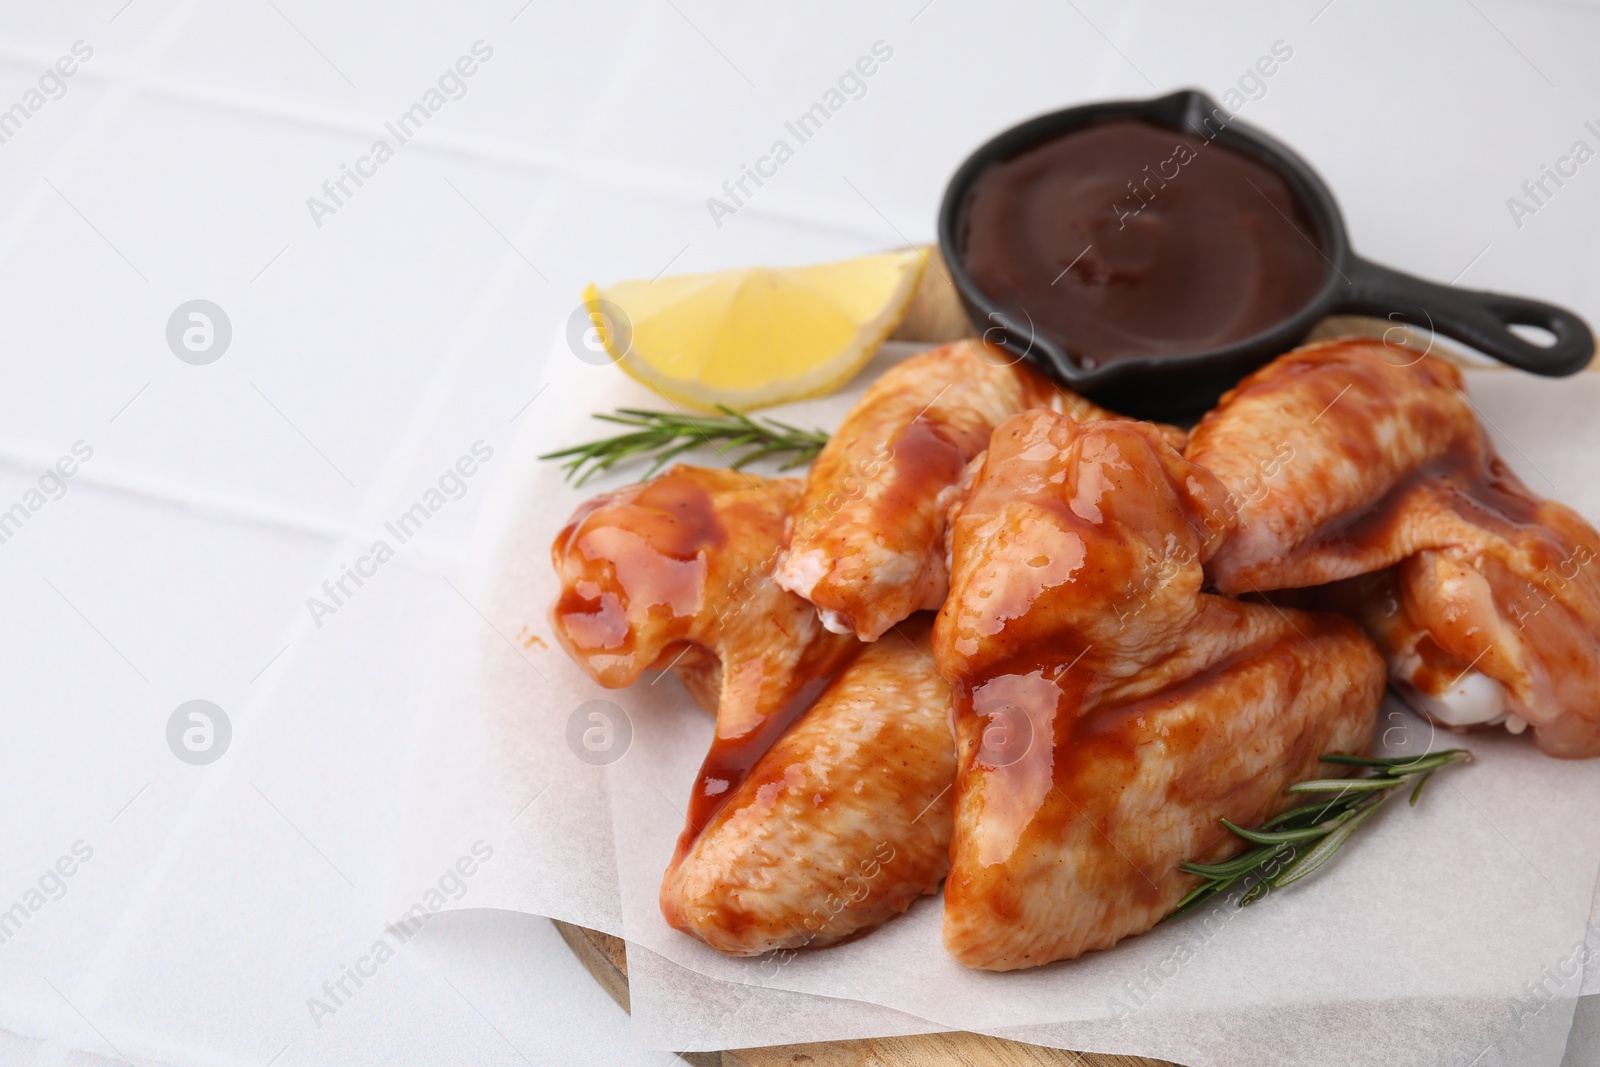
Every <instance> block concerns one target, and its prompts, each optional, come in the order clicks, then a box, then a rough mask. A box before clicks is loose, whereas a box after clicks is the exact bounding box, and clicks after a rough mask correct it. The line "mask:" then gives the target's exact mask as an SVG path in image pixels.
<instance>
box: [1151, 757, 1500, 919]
mask: <svg viewBox="0 0 1600 1067" xmlns="http://www.w3.org/2000/svg"><path fill="white" fill-rule="evenodd" d="M1471 759H1472V754H1471V753H1470V752H1468V751H1467V750H1466V749H1463V748H1450V749H1445V750H1444V751H1442V752H1431V753H1428V754H1427V755H1424V756H1392V757H1387V758H1383V757H1375V756H1345V755H1333V756H1323V757H1322V760H1323V762H1324V763H1336V764H1341V765H1344V766H1347V767H1361V768H1364V769H1367V770H1370V771H1372V772H1373V773H1372V775H1371V776H1369V777H1366V778H1314V779H1312V780H1310V781H1306V782H1296V783H1295V784H1294V785H1291V786H1290V787H1289V788H1288V789H1286V790H1284V792H1285V793H1327V794H1332V795H1331V796H1330V797H1329V798H1328V799H1326V800H1318V801H1316V802H1315V803H1312V804H1306V805H1303V806H1301V807H1298V808H1293V809H1291V810H1289V811H1286V812H1284V813H1283V814H1281V815H1278V816H1276V817H1275V818H1271V819H1268V820H1267V821H1266V822H1264V823H1262V824H1261V825H1260V826H1259V827H1257V828H1256V829H1254V830H1246V829H1244V828H1243V827H1240V826H1235V825H1234V824H1233V823H1231V822H1229V821H1228V820H1227V819H1223V820H1222V825H1223V826H1226V827H1227V828H1228V829H1229V830H1230V831H1232V832H1233V833H1235V834H1237V835H1238V836H1240V837H1242V838H1244V839H1245V840H1246V841H1248V842H1250V843H1251V844H1253V845H1255V846H1256V847H1255V848H1252V849H1248V850H1246V851H1245V852H1242V853H1240V854H1239V855H1237V856H1235V857H1234V858H1233V859H1231V860H1225V861H1224V862H1222V863H1185V864H1182V865H1181V868H1180V869H1181V870H1184V871H1187V872H1188V873H1189V874H1193V875H1197V876H1199V877H1200V878H1202V879H1204V881H1202V882H1201V883H1200V884H1199V885H1198V886H1196V887H1195V888H1194V889H1193V890H1191V891H1190V892H1189V894H1188V895H1187V896H1185V897H1184V898H1183V899H1182V900H1180V901H1179V902H1178V906H1177V907H1176V908H1174V909H1173V911H1172V914H1171V915H1169V916H1167V918H1169V919H1172V918H1176V917H1177V916H1179V915H1182V914H1183V913H1184V912H1186V911H1189V910H1190V909H1192V908H1194V907H1196V906H1197V905H1199V904H1200V903H1201V902H1203V901H1205V900H1209V899H1210V898H1211V897H1214V896H1216V895H1217V894H1219V893H1224V892H1226V891H1227V890H1229V889H1231V888H1232V887H1233V886H1235V885H1237V884H1238V883H1240V882H1248V886H1249V887H1248V888H1247V889H1246V890H1245V893H1244V895H1243V896H1241V897H1240V898H1239V907H1241V908H1242V907H1244V906H1245V905H1246V904H1254V903H1255V902H1256V901H1258V900H1260V899H1261V898H1262V897H1264V896H1266V895H1267V894H1268V893H1270V892H1272V891H1273V890H1274V889H1282V888H1283V887H1284V886H1286V885H1292V884H1293V883H1295V882H1298V881H1299V880H1300V879H1302V878H1304V877H1305V876H1306V875H1308V874H1310V873H1311V872H1312V871H1314V870H1316V869H1317V868H1318V867H1321V866H1322V865H1323V864H1324V863H1326V862H1328V860H1330V859H1332V858H1333V854H1334V853H1335V852H1338V851H1339V849H1340V848H1341V847H1342V846H1343V845H1344V843H1345V842H1346V841H1348V840H1350V835H1352V834H1354V833H1355V832H1356V831H1357V830H1359V829H1360V828H1361V824H1362V823H1364V822H1366V821H1367V820H1368V819H1370V818H1371V817H1372V816H1373V815H1374V814H1376V812H1377V810H1378V808H1379V807H1380V806H1381V805H1382V804H1383V802H1384V801H1385V800H1387V799H1388V798H1389V794H1390V793H1392V792H1394V791H1395V790H1396V789H1399V788H1400V787H1401V786H1406V785H1409V786H1411V787H1412V788H1411V803H1412V805H1413V806H1415V804H1416V803H1417V798H1418V797H1420V796H1422V787H1423V786H1424V785H1426V784H1427V782H1428V779H1429V778H1430V777H1431V776H1432V775H1433V772H1434V771H1437V770H1438V769H1439V768H1440V767H1443V766H1445V765H1446V764H1450V763H1455V762H1456V761H1458V760H1468V761H1470V760H1471Z"/></svg>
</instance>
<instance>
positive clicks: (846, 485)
mask: <svg viewBox="0 0 1600 1067" xmlns="http://www.w3.org/2000/svg"><path fill="white" fill-rule="evenodd" d="M1035 407H1051V408H1054V409H1055V410H1058V411H1066V412H1068V413H1069V414H1071V415H1072V416H1073V417H1075V418H1077V419H1079V420H1080V421H1089V420H1092V419H1104V418H1112V417H1114V415H1113V413H1112V412H1109V411H1106V410H1105V409H1104V408H1101V407H1098V406H1097V405H1095V404H1093V403H1091V402H1090V401H1088V400H1086V399H1084V398H1083V397H1081V396H1078V395H1077V394H1075V393H1070V392H1068V391H1066V390H1064V389H1062V388H1061V387H1059V386H1057V385H1055V384H1054V383H1053V382H1051V381H1050V380H1049V379H1047V378H1045V377H1044V376H1043V375H1041V374H1039V373H1038V372H1036V371H1034V370H1032V369H1031V368H1030V367H1028V366H1026V365H1024V364H1021V363H1019V362H1017V359H1016V357H1015V356H1012V355H1010V354H1008V353H1005V352H1002V351H1001V350H999V349H997V348H993V347H991V346H989V345H985V344H984V343H983V342H981V341H976V340H966V341H958V342H956V343H955V344H950V345H945V346H943V347H941V348H935V349H932V350H930V351H928V352H924V353H921V354H920V355H917V356H913V357H911V358H909V359H907V360H905V361H904V362H902V363H899V364H897V365H896V366H894V367H891V368H890V369H889V370H888V371H887V372H885V373H884V375H883V376H882V377H881V378H879V379H878V380H877V381H876V382H874V383H873V384H872V386H871V387H870V388H868V389H867V391H866V393H865V394H864V395H863V396H862V397H861V399H860V400H859V401H858V402H857V403H856V405H855V407H854V408H852V409H851V411H850V413H849V415H847V416H846V417H845V420H844V423H843V425H841V426H840V427H839V429H838V431H837V432H836V433H834V434H833V436H832V437H831V438H830V439H829V441H828V444H827V446H826V447H824V448H823V450H822V454H821V455H819V456H818V457H817V460H816V462H815V463H814V464H813V465H812V467H811V472H810V476H809V477H808V478H807V480H806V492H805V498H804V500H803V502H802V503H801V506H800V508H799V509H798V511H797V512H796V515H795V520H794V526H793V529H792V531H791V534H790V539H789V544H788V547H787V548H786V549H785V550H784V552H783V554H782V555H781V556H780V557H779V559H778V568H777V580H778V584H779V585H781V586H783V587H784V588H785V589H789V590H792V591H794V592H795V593H798V594H800V595H801V596H803V597H805V598H806V599H807V600H810V601H811V602H812V603H813V604H815V605H816V607H817V612H818V614H819V615H820V616H821V618H822V620H823V624H824V625H825V626H826V627H827V628H828V629H829V630H832V631H833V632H835V633H854V634H855V635H856V636H857V637H859V638H860V639H861V640H863V641H875V640H877V639H878V638H879V637H880V636H882V634H883V633H884V632H885V631H887V630H888V629H889V628H890V627H891V626H893V625H894V624H895V623H897V622H899V621H900V620H902V619H904V618H906V617H908V616H909V615H911V613H912V612H914V611H919V610H923V609H929V610H932V609H937V608H938V607H939V606H940V605H941V604H942V603H943V602H944V597H945V592H946V590H947V588H948V580H949V574H948V571H947V568H946V564H945V559H944V541H945V516H946V513H947V511H948V509H949V506H950V503H951V500H952V499H953V496H954V495H955V493H956V490H955V488H954V487H955V486H956V484H957V482H958V481H959V479H960V478H961V472H962V469H963V468H964V467H965V466H966V465H967V463H968V462H969V461H971V460H972V459H973V458H974V457H975V456H977V455H978V453H980V452H982V451H983V450H984V448H985V447H987V445H988V443H989V434H990V432H991V431H992V430H993V429H994V427H995V426H996V425H997V424H999V422H1000V421H1001V420H1002V419H1004V418H1006V417H1007V416H1008V415H1013V414H1016V413H1017V412H1020V411H1025V410H1027V409H1029V408H1035ZM1164 432H1168V433H1171V434H1176V435H1180V439H1181V431H1178V430H1175V429H1173V428H1167V429H1166V430H1165V431H1164Z"/></svg>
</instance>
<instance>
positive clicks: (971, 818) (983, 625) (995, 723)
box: [934, 411, 1383, 970]
mask: <svg viewBox="0 0 1600 1067" xmlns="http://www.w3.org/2000/svg"><path fill="white" fill-rule="evenodd" d="M1233 522H1234V513H1233V508H1232V506H1231V505H1230V503H1229V500H1228V496H1227V493H1226V490H1225V489H1224V488H1223V486H1222V484H1221V483H1220V482H1219V481H1218V480H1217V479H1216V478H1215V477H1214V476H1212V475H1211V474H1210V473H1208V472H1207V471H1205V470H1204V469H1202V468H1200V467H1198V466H1195V465H1194V464H1192V463H1189V462H1187V461H1185V460H1184V459H1183V458H1182V457H1181V456H1179V455H1178V454H1177V453H1176V452H1174V451H1173V450H1172V449H1171V448H1170V447H1168V446H1167V444H1166V443H1165V442H1164V441H1163V439H1162V437H1161V435H1160V434H1159V432H1158V431H1156V430H1155V428H1153V427H1150V426H1148V425H1145V424H1139V423H1132V422H1125V421H1113V422H1099V423H1091V424H1088V425H1085V426H1080V425H1077V424H1076V423H1074V422H1073V421H1072V420H1071V419H1068V418H1065V417H1063V416H1060V415H1056V414H1054V413H1051V412H1048V411H1032V412H1029V413H1027V414H1024V415H1019V416H1016V417H1013V418H1011V419H1008V420H1006V421H1005V422H1004V423H1002V424H1001V425H1000V426H999V427H998V428H997V429H996V430H995V432H994V437H993V440H992V442H991V444H990V447H989V451H988V455H987V457H986V458H985V460H984V463H983V467H982V469H981V471H980V472H979V474H978V477H977V481H976V484H975V485H974V486H973V489H972V492H971V495H970V496H969V497H968V499H967V501H966V503H965V504H964V505H963V506H962V507H961V509H960V510H959V512H958V513H957V516H956V518H955V520H954V523H955V527H954V532H953V539H952V540H953V567H952V571H951V583H950V584H951V588H950V597H949V599H948V601H947V602H946V604H945V606H944V609H943V610H942V611H941V612H940V614H939V618H938V622H937V624H936V627H935V633H934V649H935V657H936V660H937V662H938V665H939V669H940V671H941V673H943V674H944V675H945V677H946V678H948V679H949V680H950V682H951V687H952V693H953V700H954V705H955V712H956V736H957V781H956V790H955V792H956V802H955V832H954V838H953V840H952V844H951V870H950V874H949V876H948V878H947V880H946V884H945V916H944V941H945V947H946V948H947V949H948V950H949V951H950V953H951V954H952V955H953V956H954V957H955V958H956V959H958V960H960V961H961V962H962V963H965V964H967V965H968V966H971V967H978V968H983V969H988V970H1013V969H1017V968H1022V967H1032V966H1037V965H1039V964H1044V963H1049V962H1051V961H1053V960H1059V959H1070V958H1073V957H1075V956H1078V955H1080V954H1081V953H1083V952H1086V951H1089V950H1091V949H1097V948H1105V947H1107V946H1109V945H1112V944H1114V943H1115V942H1116V941H1118V940H1120V939H1121V938H1123V937H1127V936H1129V935H1132V934H1137V933H1141V932H1143V931H1145V930H1147V929H1149V928H1150V927H1151V926H1152V925H1154V924H1155V923H1157V922H1159V921H1160V920H1161V919H1162V918H1163V917H1164V916H1165V915H1167V914H1168V913H1169V912H1170V911H1171V910H1172V908H1173V907H1174V906H1175V905H1176V904H1177V902H1178V901H1179V900H1180V899H1181V898H1182V897H1183V895H1184V894H1185V893H1186V892H1188V891H1189V890H1190V889H1191V888H1193V887H1194V885H1195V884H1197V883H1196V880H1195V879H1194V877H1193V876H1191V875H1188V874H1185V873H1183V872H1182V871H1180V870H1179V869H1178V867H1179V864H1181V863H1183V862H1185V861H1188V860H1196V861H1201V862H1215V861H1216V860H1219V859H1221V858H1223V857H1225V856H1226V855H1229V854H1231V853H1232V852H1234V851H1236V850H1237V848H1238V847H1239V844H1240V843H1239V841H1238V839H1237V838H1235V837H1233V836H1232V835H1231V834H1229V833H1228V832H1227V831H1226V830H1225V829H1224V828H1223V827H1222V826H1221V824H1220V821H1219V820H1220V819H1222V818H1224V817H1226V818H1229V819H1232V820H1234V821H1235V822H1237V823H1239V824H1241V825H1254V824H1256V823H1259V822H1261V821H1262V820H1264V819H1266V818H1269V817H1271V816H1272V815H1273V814H1276V813H1277V812H1279V811H1281V810H1285V809H1286V808H1287V807H1289V806H1291V804H1292V803H1293V801H1292V800H1290V798H1287V797H1285V796H1284V795H1283V790H1284V788H1285V787H1286V786H1288V785H1289V784H1291V783H1293V782H1295V781H1299V780H1303V779H1306V778H1310V777H1314V776H1318V775H1327V774H1330V773H1332V772H1333V768H1332V767H1331V766H1329V765H1326V764H1319V762H1318V760H1319V757H1320V756H1322V755H1323V754H1325V753H1329V752H1335V751H1342V752H1359V751H1362V750H1364V748H1365V746H1366V745H1367V743H1368V738H1369V736H1370V733H1371V730H1372V725H1373V720H1374V716H1375V713H1376V708H1377V704H1378V701H1379V699H1380V697H1381V695H1382V691H1383V664H1382V661H1381V659H1380V658H1379V656H1378V654H1377V652H1376V651H1375V650H1374V649H1373V648H1372V645H1371V643H1370V642H1369V641H1368V640H1367V639H1366V638H1365V637H1364V636H1362V634H1361V632H1360V631H1359V630H1358V629H1357V628H1356V627H1355V626H1354V625H1352V624H1351V623H1349V622H1348V621H1346V620H1344V619H1342V618H1339V617H1338V616H1334V615H1328V614H1314V613H1309V612H1298V611H1285V610H1280V609H1278V608H1275V607H1271V606H1266V605H1257V604H1247V603H1241V602H1238V601H1233V600H1228V599H1225V598H1222V597H1216V596H1211V595H1207V594H1204V593H1202V592H1201V585H1202V582H1203V573H1202V565H1203V563H1204V561H1205V560H1206V559H1208V558H1210V557H1211V555H1212V554H1213V553H1214V552H1216V551H1217V549H1218V546H1219V545H1222V544H1223V543H1225V540H1226V538H1227V536H1228V533H1229V531H1230V529H1231V528H1232V526H1233Z"/></svg>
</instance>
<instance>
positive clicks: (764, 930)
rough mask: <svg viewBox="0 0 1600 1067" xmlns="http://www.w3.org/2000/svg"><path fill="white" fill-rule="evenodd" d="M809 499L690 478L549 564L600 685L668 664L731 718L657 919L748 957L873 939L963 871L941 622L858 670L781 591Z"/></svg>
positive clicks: (705, 771)
mask: <svg viewBox="0 0 1600 1067" xmlns="http://www.w3.org/2000/svg"><path fill="white" fill-rule="evenodd" d="M799 495H800V486H799V483H798V481H797V480H795V479H762V478H756V477H753V476H750V475H745V474H741V473H738V472H735V471H718V470H705V469H700V468H695V467H687V466H677V467H674V468H672V469H671V470H669V471H668V472H667V473H665V474H663V475H661V476H660V477H659V478H656V479H655V480H653V481H651V482H648V483H645V484H643V485H638V486H631V487H629V488H627V489H624V490H621V491H619V492H616V493H611V494H607V495H605V496H601V497H599V498H597V499H595V500H593V501H591V502H589V503H588V504H586V505H584V506H583V507H582V508H580V509H579V511H578V513H577V514H576V515H574V516H573V518H572V520H571V522H570V523H569V524H568V525H567V526H566V528H565V529H563V530H562V531H561V534H560V535H559V536H558V537H557V539H556V543H555V546H554V548H553V556H554V559H555V565H556V570H557V572H558V573H559V574H560V576H561V581H562V592H561V596H560V599H559V600H558V602H557V604H556V606H555V608H554V610H553V613H552V614H553V618H554V622H555V632H556V634H557V636H558V637H559V639H560V641H561V643H562V646H563V647H564V648H565V649H566V650H567V652H568V653H569V654H570V655H571V656H572V657H573V658H574V659H575V660H576V661H577V662H578V663H579V664H580V665H582V666H583V667H584V668H585V670H587V671H588V672H589V673H590V675H592V676H593V677H594V678H595V680H596V681H598V682H600V683H601V684H602V685H606V686H610V687H617V686H624V685H628V684H630V683H631V682H633V681H634V680H635V679H637V678H638V677H639V675H640V673H641V672H642V671H643V670H645V669H646V668H647V667H652V666H654V667H662V666H669V665H670V666H672V668H673V670H674V671H676V672H677V673H678V675H679V676H680V677H681V678H682V679H683V680H684V682H685V685H686V687H687V688H688V689H689V690H690V691H691V693H693V694H695V695H696V697H697V699H700V700H701V702H702V703H707V702H709V703H712V704H714V705H715V707H716V712H717V732H716V737H715V739H714V740H713V742H712V747H711V751H710V752H709V753H708V754H707V756H706V759H705V762H704V764H703V766H702V767H701V769H700V773H699V775H698V777H697V779H696V784H695V789H694V793H693V795H692V796H691V798H690V802H689V812H688V818H687V820H686V825H685V827H684V831H683V834H682V836H681V837H680V838H679V842H678V848H677V852H676V854H675V856H674V859H673V861H672V864H671V866H670V868H669V869H668V871H667V875H666V879H665V881H664V883H663V885H662V889H661V909H662V913H663V914H664V915H665V916H666V918H667V920H668V922H670V923H672V925H674V926H676V927H678V928H679V929H681V930H683V931H685V932H686V933H689V934H692V935H694V936H695V937H698V938H700V939H701V940H703V941H705V942H706V943H707V944H709V945H711V946H712V947H713V948H716V949H718V950H719V951H722V952H727V953H731V954H736V955H750V954H755V953H760V952H765V951H768V950H770V949H774V948H798V947H804V946H820V945H826V944H830V943H832V942H834V941H837V940H839V939H840V938H842V937H846V936H848V935H850V934H852V933H854V932H856V931H858V930H863V929H868V928H871V927H873V926H876V925H878V924H880V923H882V922H884V921H885V920H887V919H889V918H891V917H892V916H894V915H896V914H899V913H900V912H902V911H904V910H905V909H906V908H907V907H909V906H910V903H911V901H913V900H915V899H916V898H917V897H918V896H919V895H922V894H924V893H929V892H932V891H934V890H935V889H937V887H938V884H939V881H940V879H941V878H942V877H943V876H944V872H945V869H946V868H947V867H948V866H949V843H950V803H951V802H950V796H949V789H950V785H951V783H952V781H953V780H954V775H955V746H954V742H953V741H952V739H951V736H950V726H949V707H950V698H949V690H948V687H947V686H946V685H945V683H944V680H943V679H942V678H941V677H940V676H939V674H938V672H937V671H936V670H934V668H933V665H932V660H931V658H930V657H929V654H928V650H927V632H928V624H927V623H926V622H925V621H924V622H922V623H920V624H917V623H913V624H911V625H909V626H908V627H906V630H907V632H908V633H909V634H910V635H911V637H910V638H907V637H904V636H900V635H894V636H892V637H891V638H889V639H887V640H884V641H881V642H878V643H877V644H875V645H873V646H870V647H868V648H867V649H866V651H865V652H864V653H863V654H862V655H860V656H859V657H857V655H856V654H857V653H858V652H860V651H861V650H862V649H863V646H862V645H861V644H860V643H859V642H858V641H856V640H855V638H853V637H848V636H842V635H838V634H831V633H828V632H827V631H825V630H823V629H822V627H821V625H820V624H819V623H818V621H817V616H816V612H815V611H814V610H813V609H812V607H811V605H810V604H808V603H806V602H805V601H804V600H801V599H800V598H799V597H797V596H795V595H794V594H793V593H790V592H787V591H785V590H783V589H780V588H778V586H777V585H776V584H775V583H774V582H773V581H772V578H771V577H770V574H769V570H770V567H771V562H772V559H773V557H774V556H775V555H776V553H777V550H778V547H779V545H780V544H781V543H782V537H783V532H784V528H785V524H786V522H787V519H788V514H789V511H790V509H791V508H793V506H794V505H795V503H796V501H797V500H798V498H799ZM819 694H820V696H819ZM797 720H798V722H797Z"/></svg>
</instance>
